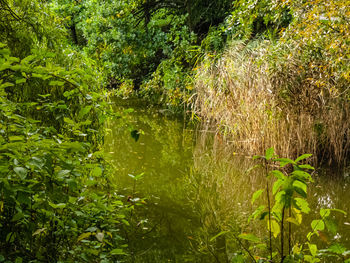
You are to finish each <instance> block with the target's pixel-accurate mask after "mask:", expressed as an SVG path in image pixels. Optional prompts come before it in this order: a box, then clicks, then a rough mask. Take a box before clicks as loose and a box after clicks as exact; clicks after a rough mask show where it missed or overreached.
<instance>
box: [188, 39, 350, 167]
mask: <svg viewBox="0 0 350 263" xmlns="http://www.w3.org/2000/svg"><path fill="white" fill-rule="evenodd" d="M320 61H321V62H322V57H320V58H317V57H315V55H314V54H311V52H309V53H307V52H306V51H304V50H302V48H301V47H300V46H298V44H297V43H296V42H292V41H290V42H282V41H280V42H277V43H272V42H269V41H254V42H250V43H249V44H246V43H245V42H243V41H236V42H233V43H231V45H230V46H229V47H228V48H227V50H226V51H225V53H224V54H223V55H222V57H221V58H218V59H216V60H214V59H213V58H210V57H208V58H206V59H205V60H204V62H203V64H202V66H201V67H200V68H199V70H198V71H197V75H196V80H195V90H196V97H195V99H194V102H193V104H194V110H195V112H196V113H197V114H198V115H199V116H201V117H202V118H204V119H206V120H208V121H210V122H212V123H213V124H215V125H216V127H217V131H218V132H222V133H223V134H224V135H225V138H226V140H227V141H229V142H231V143H232V144H233V145H234V147H235V149H236V151H238V152H241V153H244V154H248V155H253V154H260V153H262V152H263V151H264V149H266V148H268V147H274V149H276V152H277V154H279V155H283V156H287V157H291V158H292V157H296V156H298V155H300V154H302V153H306V152H308V153H313V154H314V161H315V162H321V161H324V162H328V163H333V164H338V165H344V164H346V162H347V160H348V157H349V146H350V141H349V138H350V122H349V121H348V120H349V119H350V118H349V117H350V107H349V99H348V96H349V92H348V87H349V82H348V81H346V80H344V79H341V78H340V77H338V76H337V75H336V72H327V74H325V71H324V68H322V63H320ZM331 70H333V69H330V71H331Z"/></svg>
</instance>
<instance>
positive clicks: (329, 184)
mask: <svg viewBox="0 0 350 263" xmlns="http://www.w3.org/2000/svg"><path fill="white" fill-rule="evenodd" d="M116 110H120V109H118V108H117V107H116ZM163 113H164V112H162V111H159V110H157V109H153V110H146V109H145V108H138V107H135V111H133V112H131V113H128V114H127V115H125V116H124V117H123V121H121V120H116V121H113V122H111V123H110V124H109V126H108V128H110V133H109V135H108V136H107V138H106V141H105V151H106V152H108V153H109V157H110V161H111V163H112V165H113V167H114V169H115V176H114V178H111V180H114V181H116V182H117V184H118V185H119V188H120V189H121V191H120V192H121V194H123V195H124V196H125V200H126V201H127V202H128V203H129V204H130V214H129V217H128V218H126V219H127V220H128V221H130V227H129V228H128V229H127V231H126V234H127V243H128V247H129V248H128V249H129V253H130V254H131V257H130V262H203V263H205V262H229V259H230V258H231V257H232V255H233V254H234V253H235V251H238V250H239V245H238V244H237V241H236V240H235V237H234V233H240V232H241V231H245V232H254V233H256V234H259V232H260V233H261V234H264V233H263V231H265V229H266V227H265V226H263V225H261V222H256V223H254V224H253V225H252V224H250V225H248V224H247V218H248V216H249V215H250V214H251V213H252V212H253V210H254V209H255V208H256V207H255V208H253V207H252V206H251V203H250V199H251V196H252V193H253V192H254V191H256V190H257V189H259V188H261V187H262V185H263V184H264V177H263V176H262V173H259V171H256V172H254V173H247V172H246V171H247V170H248V169H249V168H250V167H252V166H253V165H254V164H253V163H252V160H251V159H250V158H247V157H244V156H239V155H237V154H235V153H234V152H233V151H232V150H231V149H230V148H229V147H227V146H225V143H224V142H223V140H222V138H221V137H220V136H218V135H215V134H213V133H211V132H210V131H209V130H206V129H203V130H200V129H198V128H195V127H194V126H191V125H189V124H186V123H184V121H183V119H182V118H176V117H166V116H165V115H164V114H163ZM130 125H131V127H130ZM194 130H195V131H194ZM132 131H137V134H138V135H139V136H137V137H135V136H131V132H132ZM322 173H326V174H330V171H322ZM140 174H143V175H142V176H141V178H140V179H139V180H135V179H133V178H132V177H135V176H138V175H140ZM332 178H333V177H332V176H327V175H323V176H316V182H315V185H314V186H311V187H310V188H309V193H308V196H309V203H310V206H311V209H312V211H318V210H319V209H320V208H322V207H336V208H339V209H343V210H345V211H347V212H348V213H349V212H350V207H349V203H348V200H350V191H349V190H350V186H349V180H347V178H345V179H344V178H339V176H338V177H337V178H338V179H332ZM138 204H142V205H139V206H137V205H138ZM134 206H137V208H136V209H132V207H134ZM316 217H317V215H316V212H315V213H313V214H311V215H310V219H309V218H306V219H305V220H306V222H307V223H306V224H305V226H309V225H310V223H308V221H310V222H311V218H312V219H315V218H316ZM337 219H338V221H339V222H340V228H339V233H338V234H337V235H335V236H332V237H330V236H328V237H326V238H325V239H324V240H323V242H324V243H325V244H322V242H321V243H320V247H322V246H324V245H326V243H328V242H331V241H332V240H334V239H338V240H339V241H340V242H342V243H343V244H344V245H346V246H347V247H348V248H349V247H350V226H349V223H348V222H349V219H347V218H344V217H340V216H339V218H337ZM221 231H229V233H228V234H226V235H221V236H219V237H218V238H215V239H213V237H214V236H215V235H217V234H218V233H220V232H221ZM308 231H310V229H306V228H305V229H300V232H298V233H297V234H296V236H295V237H294V238H295V240H297V239H298V238H299V236H298V235H300V233H303V234H305V233H307V232H308ZM340 233H341V234H340Z"/></svg>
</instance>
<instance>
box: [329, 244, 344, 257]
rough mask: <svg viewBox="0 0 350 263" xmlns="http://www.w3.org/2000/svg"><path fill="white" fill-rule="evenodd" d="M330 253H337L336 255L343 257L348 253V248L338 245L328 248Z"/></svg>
mask: <svg viewBox="0 0 350 263" xmlns="http://www.w3.org/2000/svg"><path fill="white" fill-rule="evenodd" d="M328 251H330V252H332V253H335V254H338V255H341V254H343V253H344V252H345V251H346V248H345V247H344V246H343V245H341V244H338V243H336V244H333V245H331V246H330V247H329V248H328Z"/></svg>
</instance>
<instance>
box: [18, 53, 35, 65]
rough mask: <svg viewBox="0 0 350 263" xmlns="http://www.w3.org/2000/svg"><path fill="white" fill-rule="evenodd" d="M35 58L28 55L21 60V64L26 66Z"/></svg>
mask: <svg viewBox="0 0 350 263" xmlns="http://www.w3.org/2000/svg"><path fill="white" fill-rule="evenodd" d="M35 58H36V56H35V55H29V56H28V57H25V58H24V59H22V61H21V64H28V63H29V62H31V61H33V60H34V59H35Z"/></svg>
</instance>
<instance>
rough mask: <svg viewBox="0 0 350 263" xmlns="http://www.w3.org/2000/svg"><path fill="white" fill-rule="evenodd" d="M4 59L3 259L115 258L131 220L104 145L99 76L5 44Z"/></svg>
mask: <svg viewBox="0 0 350 263" xmlns="http://www.w3.org/2000/svg"><path fill="white" fill-rule="evenodd" d="M0 61H1V63H0V64H1V68H0V94H1V97H0V100H1V101H0V131H1V135H0V231H1V233H2V235H1V237H0V244H1V245H0V254H1V255H2V256H1V258H2V259H4V258H5V259H6V260H7V262H15V261H16V262H22V261H24V262H42V261H47V262H57V261H64V262H73V261H79V262H81V261H90V262H93V261H96V260H98V261H100V262H102V261H103V262H111V261H113V260H115V259H116V258H118V257H120V256H121V255H122V254H124V252H123V250H122V246H123V241H122V239H123V238H122V237H121V235H120V232H119V231H120V229H121V227H122V225H123V224H124V223H123V221H124V222H126V221H125V220H124V208H123V207H124V206H123V203H122V202H121V200H120V197H119V196H118V195H117V194H116V193H115V188H114V187H113V186H112V185H111V184H110V183H109V181H108V177H107V174H108V165H107V164H106V162H105V161H104V160H103V153H102V152H101V150H100V149H101V143H102V142H103V137H102V136H101V135H99V133H100V131H101V129H103V121H104V120H105V119H106V116H108V113H107V112H106V109H107V107H106V105H107V104H106V102H105V98H104V95H103V94H102V93H101V92H100V93H96V92H94V91H93V89H92V88H91V87H90V85H91V84H93V83H96V82H91V80H92V79H94V77H93V76H92V75H90V74H89V72H85V71H83V70H80V71H79V70H75V71H74V70H72V71H66V70H65V69H64V68H61V67H58V66H55V67H53V66H42V65H41V64H45V63H43V61H42V60H41V59H40V57H36V56H34V55H31V56H29V57H26V58H24V59H22V60H20V59H18V58H17V57H11V54H10V50H9V49H7V48H6V47H5V45H4V44H1V46H0ZM38 83H39V84H40V85H41V86H42V87H39V88H37V89H35V88H34V87H35V86H34V84H38ZM88 83H89V84H88Z"/></svg>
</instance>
